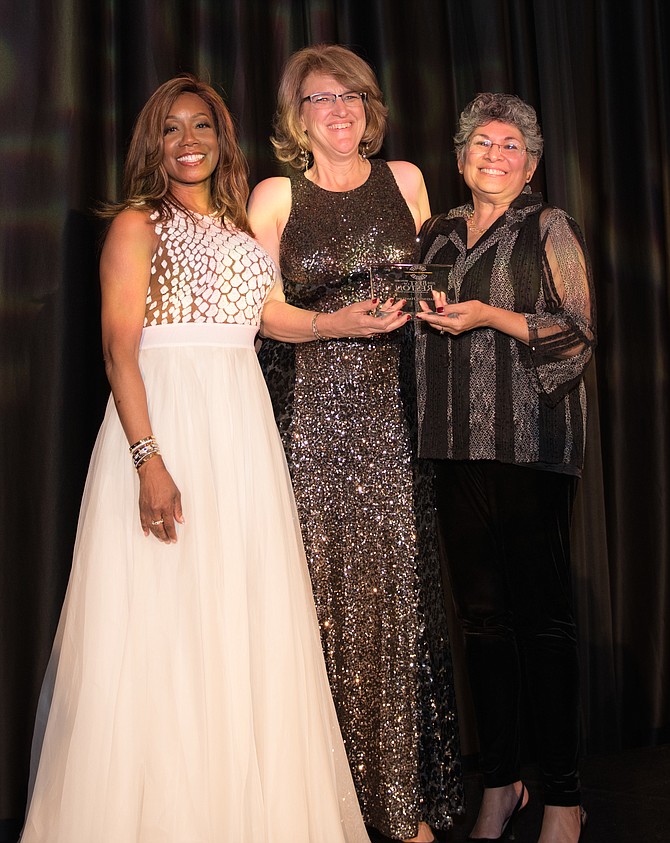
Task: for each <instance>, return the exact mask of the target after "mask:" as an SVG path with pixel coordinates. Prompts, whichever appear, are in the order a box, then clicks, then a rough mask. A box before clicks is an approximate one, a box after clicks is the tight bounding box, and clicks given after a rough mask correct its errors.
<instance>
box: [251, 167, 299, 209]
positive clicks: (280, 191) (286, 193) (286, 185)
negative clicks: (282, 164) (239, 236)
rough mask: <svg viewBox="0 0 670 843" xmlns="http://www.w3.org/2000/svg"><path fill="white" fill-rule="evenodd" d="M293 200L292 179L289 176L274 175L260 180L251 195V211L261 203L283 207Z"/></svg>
mask: <svg viewBox="0 0 670 843" xmlns="http://www.w3.org/2000/svg"><path fill="white" fill-rule="evenodd" d="M290 202H291V180H290V179H289V178H288V177H287V176H272V177H271V178H269V179H263V181H259V182H258V184H257V185H256V187H254V189H253V190H252V191H251V195H250V196H249V213H250V214H251V213H252V210H253V209H254V208H256V207H257V206H258V205H259V204H260V203H262V204H263V205H267V204H270V205H271V206H273V207H281V206H282V205H285V204H286V203H288V204H290Z"/></svg>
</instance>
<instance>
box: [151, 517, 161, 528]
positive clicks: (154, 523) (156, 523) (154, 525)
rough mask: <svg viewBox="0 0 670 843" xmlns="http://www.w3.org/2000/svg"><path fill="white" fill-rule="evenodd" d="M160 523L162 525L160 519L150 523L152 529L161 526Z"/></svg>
mask: <svg viewBox="0 0 670 843" xmlns="http://www.w3.org/2000/svg"><path fill="white" fill-rule="evenodd" d="M162 523H163V519H162V518H159V519H158V521H152V522H151V526H152V527H157V526H158V525H159V524H162Z"/></svg>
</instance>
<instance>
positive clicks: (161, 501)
mask: <svg viewBox="0 0 670 843" xmlns="http://www.w3.org/2000/svg"><path fill="white" fill-rule="evenodd" d="M137 473H138V475H139V478H140V500H139V504H140V524H141V525H142V531H143V533H144V535H145V536H148V535H149V534H150V533H151V534H153V535H154V536H155V537H156V538H157V539H158V540H159V541H162V542H165V544H173V543H174V542H176V541H177V528H176V526H175V524H176V523H179V524H183V523H184V516H183V513H182V508H181V493H180V491H179V489H178V488H177V486H176V484H175V482H174V480H173V479H172V476H171V474H170V472H169V471H168V470H167V468H166V467H165V463H164V462H163V458H162V457H161V456H155V457H152V458H151V459H150V460H147V462H145V463H143V464H142V465H141V466H140V467H139V469H138V470H137Z"/></svg>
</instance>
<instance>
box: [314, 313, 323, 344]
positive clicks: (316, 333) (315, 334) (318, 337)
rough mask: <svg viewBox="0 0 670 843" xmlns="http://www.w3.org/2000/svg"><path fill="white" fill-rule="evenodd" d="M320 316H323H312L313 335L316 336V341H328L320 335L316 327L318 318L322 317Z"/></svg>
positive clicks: (318, 314) (317, 314)
mask: <svg viewBox="0 0 670 843" xmlns="http://www.w3.org/2000/svg"><path fill="white" fill-rule="evenodd" d="M320 315H321V314H320V313H315V314H314V316H312V333H313V334H314V339H315V340H325V339H326V337H322V336H321V334H320V333H319V329H318V328H317V327H316V317H317V316H320Z"/></svg>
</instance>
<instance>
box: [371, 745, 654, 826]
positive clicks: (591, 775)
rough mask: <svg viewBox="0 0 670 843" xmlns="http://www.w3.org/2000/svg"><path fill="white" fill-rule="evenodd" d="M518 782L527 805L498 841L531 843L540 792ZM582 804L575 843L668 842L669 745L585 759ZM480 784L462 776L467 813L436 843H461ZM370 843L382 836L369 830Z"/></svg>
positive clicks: (529, 778) (532, 782)
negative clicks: (584, 820)
mask: <svg viewBox="0 0 670 843" xmlns="http://www.w3.org/2000/svg"><path fill="white" fill-rule="evenodd" d="M524 772H525V775H524V782H525V783H526V786H527V788H528V790H529V791H530V799H531V801H530V803H529V806H528V808H527V810H526V811H524V812H523V813H522V814H520V815H519V818H518V819H517V820H516V821H515V823H514V825H513V827H512V828H511V829H510V830H509V832H508V833H507V834H505V835H503V837H502V840H504V841H515V843H534V841H536V840H537V837H538V835H539V832H540V825H541V823H542V803H541V801H540V798H539V796H538V794H539V792H540V788H539V785H538V781H537V778H536V775H535V772H534V770H533V769H528V770H526V771H524ZM581 778H582V794H583V804H584V807H585V808H586V811H587V813H588V817H589V819H588V823H587V825H586V828H585V829H584V831H583V833H582V839H581V843H642V841H644V843H668V841H670V745H668V746H661V747H653V748H650V749H638V750H629V751H627V752H622V753H620V754H617V755H602V756H593V757H589V758H585V759H584V760H583V761H582V765H581ZM480 788H481V784H480V780H479V776H478V775H476V774H466V775H465V798H466V807H467V814H466V816H465V817H464V818H459V819H458V820H457V823H456V826H455V828H454V829H453V830H452V831H451V832H445V833H438V835H437V840H438V841H439V843H462V841H464V840H465V839H466V837H467V835H468V832H469V831H470V829H471V828H472V826H473V824H474V821H475V817H476V815H477V810H478V808H479V800H480V793H481V791H480ZM371 840H372V843H388V838H385V837H382V836H380V835H378V834H375V833H374V832H371Z"/></svg>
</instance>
